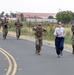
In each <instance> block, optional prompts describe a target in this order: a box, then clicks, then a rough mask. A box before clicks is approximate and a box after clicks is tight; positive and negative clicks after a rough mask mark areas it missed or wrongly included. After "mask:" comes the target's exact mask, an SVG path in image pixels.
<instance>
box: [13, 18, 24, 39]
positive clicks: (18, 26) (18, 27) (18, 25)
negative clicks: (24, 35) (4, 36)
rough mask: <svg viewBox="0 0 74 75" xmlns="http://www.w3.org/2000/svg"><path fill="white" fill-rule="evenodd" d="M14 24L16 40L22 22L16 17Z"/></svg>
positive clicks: (19, 33)
mask: <svg viewBox="0 0 74 75" xmlns="http://www.w3.org/2000/svg"><path fill="white" fill-rule="evenodd" d="M14 25H15V29H16V37H17V40H18V39H19V37H20V35H21V28H22V27H23V24H22V22H20V20H19V18H18V19H17V21H16V22H15V24H14Z"/></svg>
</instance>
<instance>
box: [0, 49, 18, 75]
mask: <svg viewBox="0 0 74 75" xmlns="http://www.w3.org/2000/svg"><path fill="white" fill-rule="evenodd" d="M0 52H2V53H3V54H4V55H5V56H6V58H7V59H8V62H9V68H8V70H7V73H6V75H10V72H11V71H12V73H11V75H15V74H16V71H17V63H16V61H15V59H14V57H13V56H12V55H11V54H9V53H8V52H7V51H5V50H4V49H2V48H0ZM11 60H12V61H11ZM12 62H13V70H11V69H12Z"/></svg>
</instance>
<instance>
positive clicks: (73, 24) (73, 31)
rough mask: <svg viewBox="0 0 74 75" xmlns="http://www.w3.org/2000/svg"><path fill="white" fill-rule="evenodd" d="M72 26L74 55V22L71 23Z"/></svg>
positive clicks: (73, 52) (73, 51)
mask: <svg viewBox="0 0 74 75" xmlns="http://www.w3.org/2000/svg"><path fill="white" fill-rule="evenodd" d="M70 24H71V31H72V39H71V40H72V48H73V50H72V54H74V21H71V22H70Z"/></svg>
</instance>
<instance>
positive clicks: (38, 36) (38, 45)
mask: <svg viewBox="0 0 74 75" xmlns="http://www.w3.org/2000/svg"><path fill="white" fill-rule="evenodd" d="M33 31H35V36H36V37H35V38H36V43H35V46H36V52H35V53H36V54H38V55H40V51H41V46H42V40H43V38H42V37H43V33H44V32H46V30H45V29H43V28H42V25H41V24H39V25H38V26H37V27H36V28H33Z"/></svg>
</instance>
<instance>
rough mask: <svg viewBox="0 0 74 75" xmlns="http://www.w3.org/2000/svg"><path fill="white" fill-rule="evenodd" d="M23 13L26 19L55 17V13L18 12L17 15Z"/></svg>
mask: <svg viewBox="0 0 74 75" xmlns="http://www.w3.org/2000/svg"><path fill="white" fill-rule="evenodd" d="M21 13H23V15H24V17H27V18H35V17H36V18H45V17H49V16H53V17H54V16H55V13H30V12H17V14H18V15H19V14H21Z"/></svg>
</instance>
